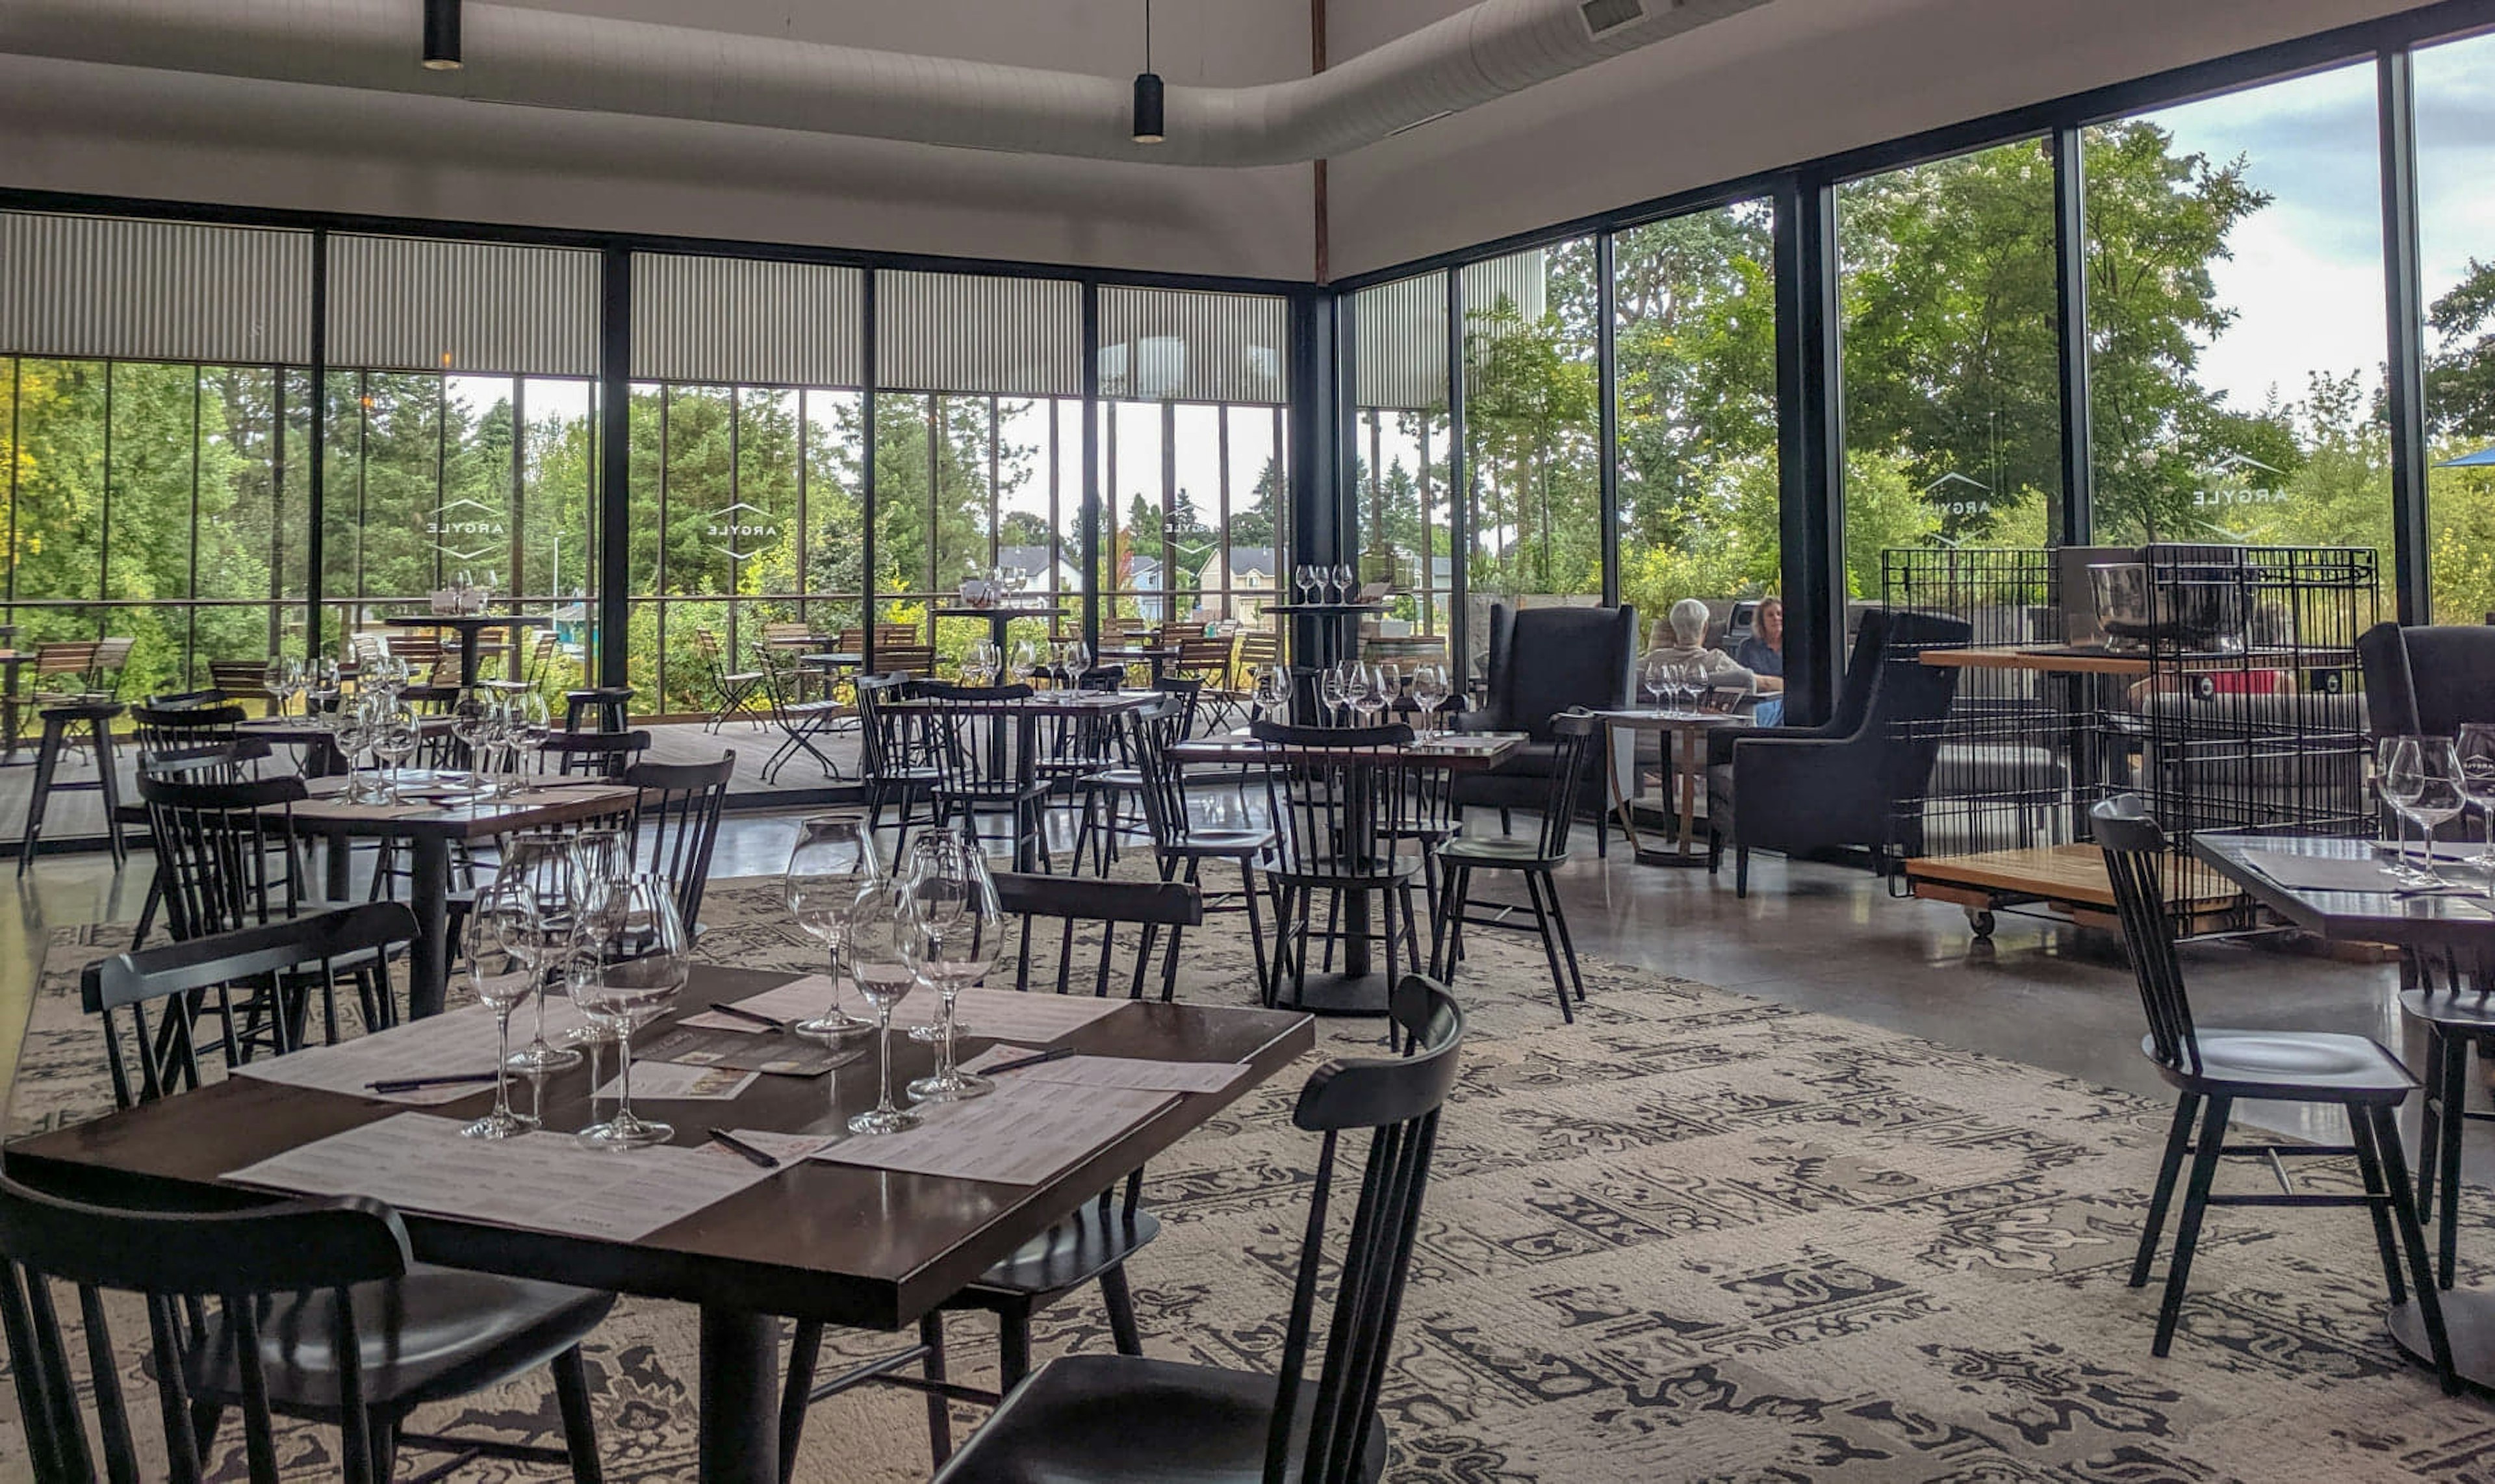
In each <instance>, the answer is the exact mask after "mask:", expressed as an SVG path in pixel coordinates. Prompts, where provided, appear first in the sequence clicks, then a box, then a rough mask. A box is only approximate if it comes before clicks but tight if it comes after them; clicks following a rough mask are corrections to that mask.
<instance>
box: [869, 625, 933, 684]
mask: <svg viewBox="0 0 2495 1484" xmlns="http://www.w3.org/2000/svg"><path fill="white" fill-rule="evenodd" d="M904 632H905V633H907V632H908V631H904ZM875 667H876V668H877V669H878V671H880V672H881V673H883V674H886V675H933V674H935V673H936V646H935V645H933V644H913V643H910V642H909V641H908V640H906V639H904V640H899V641H896V642H893V643H889V644H887V643H885V642H884V641H883V640H881V639H878V640H876V642H875Z"/></svg>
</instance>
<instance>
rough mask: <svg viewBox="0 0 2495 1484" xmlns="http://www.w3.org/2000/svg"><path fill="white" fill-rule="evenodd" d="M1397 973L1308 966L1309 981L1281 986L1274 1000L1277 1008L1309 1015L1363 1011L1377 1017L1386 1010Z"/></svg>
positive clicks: (1355, 1013) (1349, 1013)
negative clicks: (1334, 970) (1337, 970)
mask: <svg viewBox="0 0 2495 1484" xmlns="http://www.w3.org/2000/svg"><path fill="white" fill-rule="evenodd" d="M1395 980H1396V975H1395V974H1329V973H1327V972H1325V971H1324V970H1311V971H1310V972H1309V976H1308V982H1307V983H1306V984H1304V985H1302V986H1300V987H1299V988H1298V989H1297V990H1294V989H1293V988H1292V987H1291V986H1289V985H1287V984H1286V985H1284V986H1282V998H1281V999H1279V1000H1277V1001H1275V1002H1274V1007H1275V1008H1276V1009H1278V1010H1298V1011H1300V1012H1302V1013H1304V1014H1309V1015H1366V1016H1370V1017H1372V1018H1374V1017H1377V1016H1381V1015H1384V1014H1385V1013H1386V1012H1387V1009H1388V1007H1389V1005H1390V1003H1391V1001H1392V999H1393V996H1394V993H1395Z"/></svg>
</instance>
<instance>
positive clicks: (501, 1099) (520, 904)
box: [463, 826, 689, 1149]
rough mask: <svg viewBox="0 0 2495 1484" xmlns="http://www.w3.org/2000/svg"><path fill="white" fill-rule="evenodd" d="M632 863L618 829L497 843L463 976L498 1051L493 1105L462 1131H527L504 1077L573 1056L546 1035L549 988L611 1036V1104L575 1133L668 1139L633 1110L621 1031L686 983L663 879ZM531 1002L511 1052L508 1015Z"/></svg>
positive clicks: (576, 1057) (682, 943)
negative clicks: (499, 852)
mask: <svg viewBox="0 0 2495 1484" xmlns="http://www.w3.org/2000/svg"><path fill="white" fill-rule="evenodd" d="M633 866H634V861H633V855H632V849H631V842H630V840H629V838H628V837H627V836H626V834H625V832H624V831H623V830H621V829H619V828H611V827H603V826H601V827H593V828H589V829H583V830H579V831H577V832H575V833H573V834H571V835H570V836H567V837H557V836H551V835H531V836H522V837H519V838H517V839H514V840H512V841H511V842H509V844H508V846H507V847H506V848H505V853H504V859H503V865H502V869H501V870H499V871H497V872H496V873H495V875H494V879H493V881H491V882H490V883H489V884H488V885H487V886H486V888H485V889H484V890H483V891H480V892H479V893H478V894H477V906H476V909H475V911H474V912H473V913H472V914H471V915H470V918H469V925H468V943H467V948H468V963H469V972H470V976H471V978H472V980H473V981H474V983H475V985H476V988H477V999H478V1000H479V1001H481V1002H483V1003H484V1004H485V1005H487V1006H489V1007H490V1008H492V1010H493V1011H494V1016H495V1039H496V1044H497V1047H498V1054H497V1060H496V1064H495V1068H496V1075H495V1080H494V1108H493V1111H492V1112H490V1113H488V1114H486V1115H485V1116H484V1117H483V1118H480V1119H478V1120H477V1122H475V1123H473V1124H471V1125H469V1126H468V1127H467V1128H465V1129H464V1130H463V1131H464V1132H465V1133H466V1134H467V1135H468V1136H469V1137H471V1138H480V1139H504V1138H511V1137H514V1136H516V1135H518V1134H521V1133H525V1132H527V1131H529V1130H530V1129H531V1128H536V1127H537V1126H538V1120H537V1118H536V1117H535V1116H534V1115H532V1114H523V1113H519V1112H516V1111H515V1110H513V1108H512V1107H511V1105H510V1074H511V1073H512V1072H515V1071H516V1072H522V1073H525V1074H528V1075H531V1076H539V1075H542V1074H544V1073H546V1072H549V1071H553V1070H556V1069H558V1068H561V1067H570V1066H574V1065H577V1064H578V1063H579V1061H580V1059H581V1058H580V1053H579V1052H578V1051H576V1050H574V1049H572V1048H570V1047H569V1046H559V1045H556V1044H554V1043H553V1042H552V1041H551V1040H549V1039H548V1038H547V1036H546V1009H545V1007H546V998H547V997H548V996H549V995H551V994H554V993H556V992H558V990H560V991H561V992H562V993H565V994H567V995H569V996H570V999H571V1001H572V1003H573V1004H574V1005H576V1006H577V1007H578V1008H579V1010H580V1012H581V1014H582V1016H583V1018H584V1019H585V1020H586V1021H587V1022H588V1023H589V1027H590V1029H591V1031H592V1033H593V1034H595V1035H598V1036H612V1037H613V1039H614V1040H615V1043H616V1047H617V1075H618V1078H619V1082H618V1087H617V1092H618V1098H617V1100H616V1106H615V1112H614V1114H613V1116H612V1117H610V1118H608V1119H605V1120H603V1121H601V1122H598V1123H593V1124H591V1125H590V1126H589V1127H588V1128H583V1129H582V1130H580V1132H579V1134H578V1137H579V1138H580V1140H581V1141H582V1142H583V1143H587V1144H591V1145H596V1146H599V1147H602V1148H615V1149H633V1148H639V1147H641V1146H643V1145H648V1144H657V1143H663V1142H664V1141H666V1140H667V1139H668V1138H670V1137H672V1136H673V1134H674V1129H672V1128H669V1127H668V1126H666V1125H664V1124H660V1123H653V1122H650V1121H648V1120H645V1119H642V1118H640V1117H638V1116H636V1115H635V1114H634V1113H633V1112H632V1047H631V1036H632V1031H633V1029H634V1027H636V1026H638V1025H640V1024H641V1023H643V1022H644V1021H647V1020H649V1019H651V1018H653V1017H654V1016H656V1015H657V1014H658V1013H659V1012H660V1011H661V1010H662V1009H663V1008H664V1007H665V1006H666V1005H667V1003H668V1002H669V1001H670V1000H672V999H674V998H675V995H676V993H677V992H678V991H679V990H681V989H682V988H683V987H684V984H685V979H686V976H687V974H688V973H689V961H688V959H687V956H686V934H685V927H684V919H683V916H682V915H681V913H680V912H678V910H677V907H676V898H675V892H674V889H673V888H672V887H671V886H670V885H669V883H668V881H667V880H666V878H664V877H663V876H659V875H653V874H636V873H635V872H634V870H633ZM532 1001H534V1003H535V1005H536V1010H537V1017H536V1027H535V1030H534V1034H533V1035H532V1036H530V1038H529V1043H528V1044H527V1045H525V1046H523V1047H521V1048H520V1049H519V1050H517V1051H513V1050H512V1049H511V1015H512V1013H513V1012H514V1011H515V1010H517V1009H518V1008H519V1007H520V1006H521V1005H526V1004H530V1003H531V1002H532ZM594 1091H595V1090H594V1089H593V1092H594Z"/></svg>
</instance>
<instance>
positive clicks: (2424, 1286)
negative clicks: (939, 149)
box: [2364, 1108, 2460, 1397]
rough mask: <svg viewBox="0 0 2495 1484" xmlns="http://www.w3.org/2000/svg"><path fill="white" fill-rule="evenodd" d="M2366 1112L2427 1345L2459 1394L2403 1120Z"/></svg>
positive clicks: (2450, 1391) (2446, 1390)
mask: <svg viewBox="0 0 2495 1484" xmlns="http://www.w3.org/2000/svg"><path fill="white" fill-rule="evenodd" d="M2364 1115H2365V1116H2366V1117H2368V1118H2371V1119H2372V1120H2373V1122H2374V1146H2375V1147H2376V1148H2377V1149H2379V1150H2381V1151H2382V1154H2383V1165H2384V1169H2383V1173H2384V1176H2385V1184H2387V1185H2388V1186H2389V1187H2390V1195H2391V1218H2392V1220H2393V1221H2395V1222H2396V1223H2397V1224H2398V1226H2399V1230H2400V1241H2401V1243H2402V1244H2403V1245H2405V1246H2406V1247H2407V1248H2408V1250H2409V1277H2410V1281H2411V1282H2412V1283H2414V1284H2415V1286H2416V1288H2417V1306H2418V1318H2419V1319H2421V1320H2423V1321H2424V1323H2425V1342H2426V1347H2427V1348H2428V1349H2430V1350H2432V1351H2433V1352H2434V1369H2435V1373H2436V1374H2437V1375H2438V1376H2441V1377H2442V1378H2443V1394H2444V1395H2445V1396H2448V1397H2456V1396H2458V1395H2460V1373H2459V1372H2458V1371H2457V1370H2455V1369H2453V1367H2452V1363H2451V1336H2450V1334H2449V1332H2448V1331H2447V1330H2446V1329H2445V1328H2444V1323H2443V1294H2442V1293H2441V1292H2440V1291H2439V1290H2437V1289H2436V1287H2435V1285H2434V1267H2433V1264H2432V1263H2430V1262H2428V1261H2427V1260H2426V1252H2425V1232H2424V1230H2423V1228H2422V1227H2420V1226H2419V1225H2418V1214H2417V1202H2416V1201H2414V1200H2412V1199H2411V1198H2410V1196H2411V1193H2412V1192H2411V1190H2410V1186H2409V1172H2408V1171H2407V1170H2405V1169H2403V1168H2401V1164H2402V1163H2403V1159H2402V1157H2401V1154H2400V1128H2399V1121H2398V1119H2397V1117H2396V1116H2395V1115H2394V1114H2393V1113H2392V1111H2391V1110H2390V1109H2389V1108H2367V1109H2365V1110H2364Z"/></svg>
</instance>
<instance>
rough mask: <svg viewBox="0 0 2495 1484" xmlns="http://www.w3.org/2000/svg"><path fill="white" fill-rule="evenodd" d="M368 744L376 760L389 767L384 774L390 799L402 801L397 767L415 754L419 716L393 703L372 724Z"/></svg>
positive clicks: (392, 801) (390, 800)
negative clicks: (417, 718) (417, 719)
mask: <svg viewBox="0 0 2495 1484" xmlns="http://www.w3.org/2000/svg"><path fill="white" fill-rule="evenodd" d="M366 745H367V746H369V747H370V748H371V749H372V750H373V757H374V760H376V761H377V762H379V763H381V765H382V766H383V767H384V768H385V769H386V770H387V771H385V773H384V774H383V775H382V777H383V780H384V785H385V791H386V796H387V798H388V801H389V802H390V803H391V804H393V805H395V804H398V803H400V802H402V800H401V797H400V795H399V791H398V785H399V776H398V770H399V769H400V768H401V767H402V766H404V765H405V764H406V762H407V759H408V758H409V757H413V756H414V755H415V753H416V717H415V715H414V714H413V713H411V712H410V711H409V710H408V709H407V708H406V707H405V706H401V705H397V704H395V703H393V704H391V705H390V706H389V707H388V708H387V709H386V710H385V711H383V712H382V714H381V715H380V716H378V717H377V718H375V719H374V721H373V723H372V727H371V732H370V735H369V736H368V737H367V739H366Z"/></svg>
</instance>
